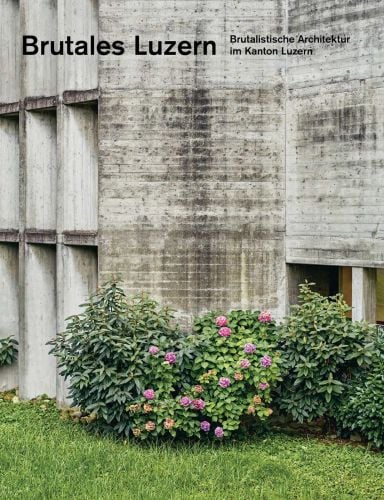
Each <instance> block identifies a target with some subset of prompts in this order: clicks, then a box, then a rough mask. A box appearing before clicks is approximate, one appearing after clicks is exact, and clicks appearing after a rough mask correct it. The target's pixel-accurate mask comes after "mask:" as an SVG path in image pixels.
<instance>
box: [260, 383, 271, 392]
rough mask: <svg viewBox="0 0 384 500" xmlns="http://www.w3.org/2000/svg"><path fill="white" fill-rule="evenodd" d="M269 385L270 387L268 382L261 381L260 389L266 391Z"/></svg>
mask: <svg viewBox="0 0 384 500" xmlns="http://www.w3.org/2000/svg"><path fill="white" fill-rule="evenodd" d="M268 387H269V384H268V382H260V384H259V389H261V390H262V391H265V389H268Z"/></svg>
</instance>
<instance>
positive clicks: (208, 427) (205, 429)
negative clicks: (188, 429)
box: [200, 420, 211, 432]
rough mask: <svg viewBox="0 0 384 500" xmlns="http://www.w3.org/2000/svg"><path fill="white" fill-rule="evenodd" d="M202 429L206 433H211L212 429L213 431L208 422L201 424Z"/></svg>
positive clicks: (204, 421)
mask: <svg viewBox="0 0 384 500" xmlns="http://www.w3.org/2000/svg"><path fill="white" fill-rule="evenodd" d="M200 429H201V430H202V431H204V432H209V431H210V429H211V424H210V423H209V422H207V421H206V420H203V421H202V422H201V423H200Z"/></svg>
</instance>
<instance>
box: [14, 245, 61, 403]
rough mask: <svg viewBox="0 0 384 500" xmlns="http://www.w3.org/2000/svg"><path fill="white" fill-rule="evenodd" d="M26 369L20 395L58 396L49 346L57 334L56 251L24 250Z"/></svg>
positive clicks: (41, 247)
mask: <svg viewBox="0 0 384 500" xmlns="http://www.w3.org/2000/svg"><path fill="white" fill-rule="evenodd" d="M24 286H25V303H24V315H25V317H24V329H25V330H24V345H23V346H22V349H23V366H22V369H21V371H20V395H21V397H22V398H28V399H29V398H33V397H35V396H37V395H39V394H48V395H49V396H56V360H55V358H54V357H53V356H51V355H49V354H48V352H49V350H50V347H48V346H47V345H46V343H47V342H48V341H49V340H51V339H52V338H53V337H54V336H55V335H56V248H55V247H54V246H50V245H26V247H25V283H24Z"/></svg>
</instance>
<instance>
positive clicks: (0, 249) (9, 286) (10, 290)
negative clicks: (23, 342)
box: [0, 243, 19, 392]
mask: <svg viewBox="0 0 384 500" xmlns="http://www.w3.org/2000/svg"><path fill="white" fill-rule="evenodd" d="M18 250H19V249H18V245H15V244H9V243H0V290H1V300H0V338H4V337H10V336H14V337H15V338H16V339H18V337H19V299H18V286H19V281H18V280H19V278H18V275H19V273H18V270H19V251H18ZM17 367H18V364H17V362H16V363H14V364H12V365H10V366H6V367H0V392H1V391H5V390H8V389H13V388H14V387H17V385H18V370H17Z"/></svg>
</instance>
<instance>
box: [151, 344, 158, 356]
mask: <svg viewBox="0 0 384 500" xmlns="http://www.w3.org/2000/svg"><path fill="white" fill-rule="evenodd" d="M159 351H160V349H159V348H158V347H156V346H155V345H151V347H150V348H149V349H148V352H149V354H151V355H152V356H154V355H155V354H157V353H158V352H159Z"/></svg>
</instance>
